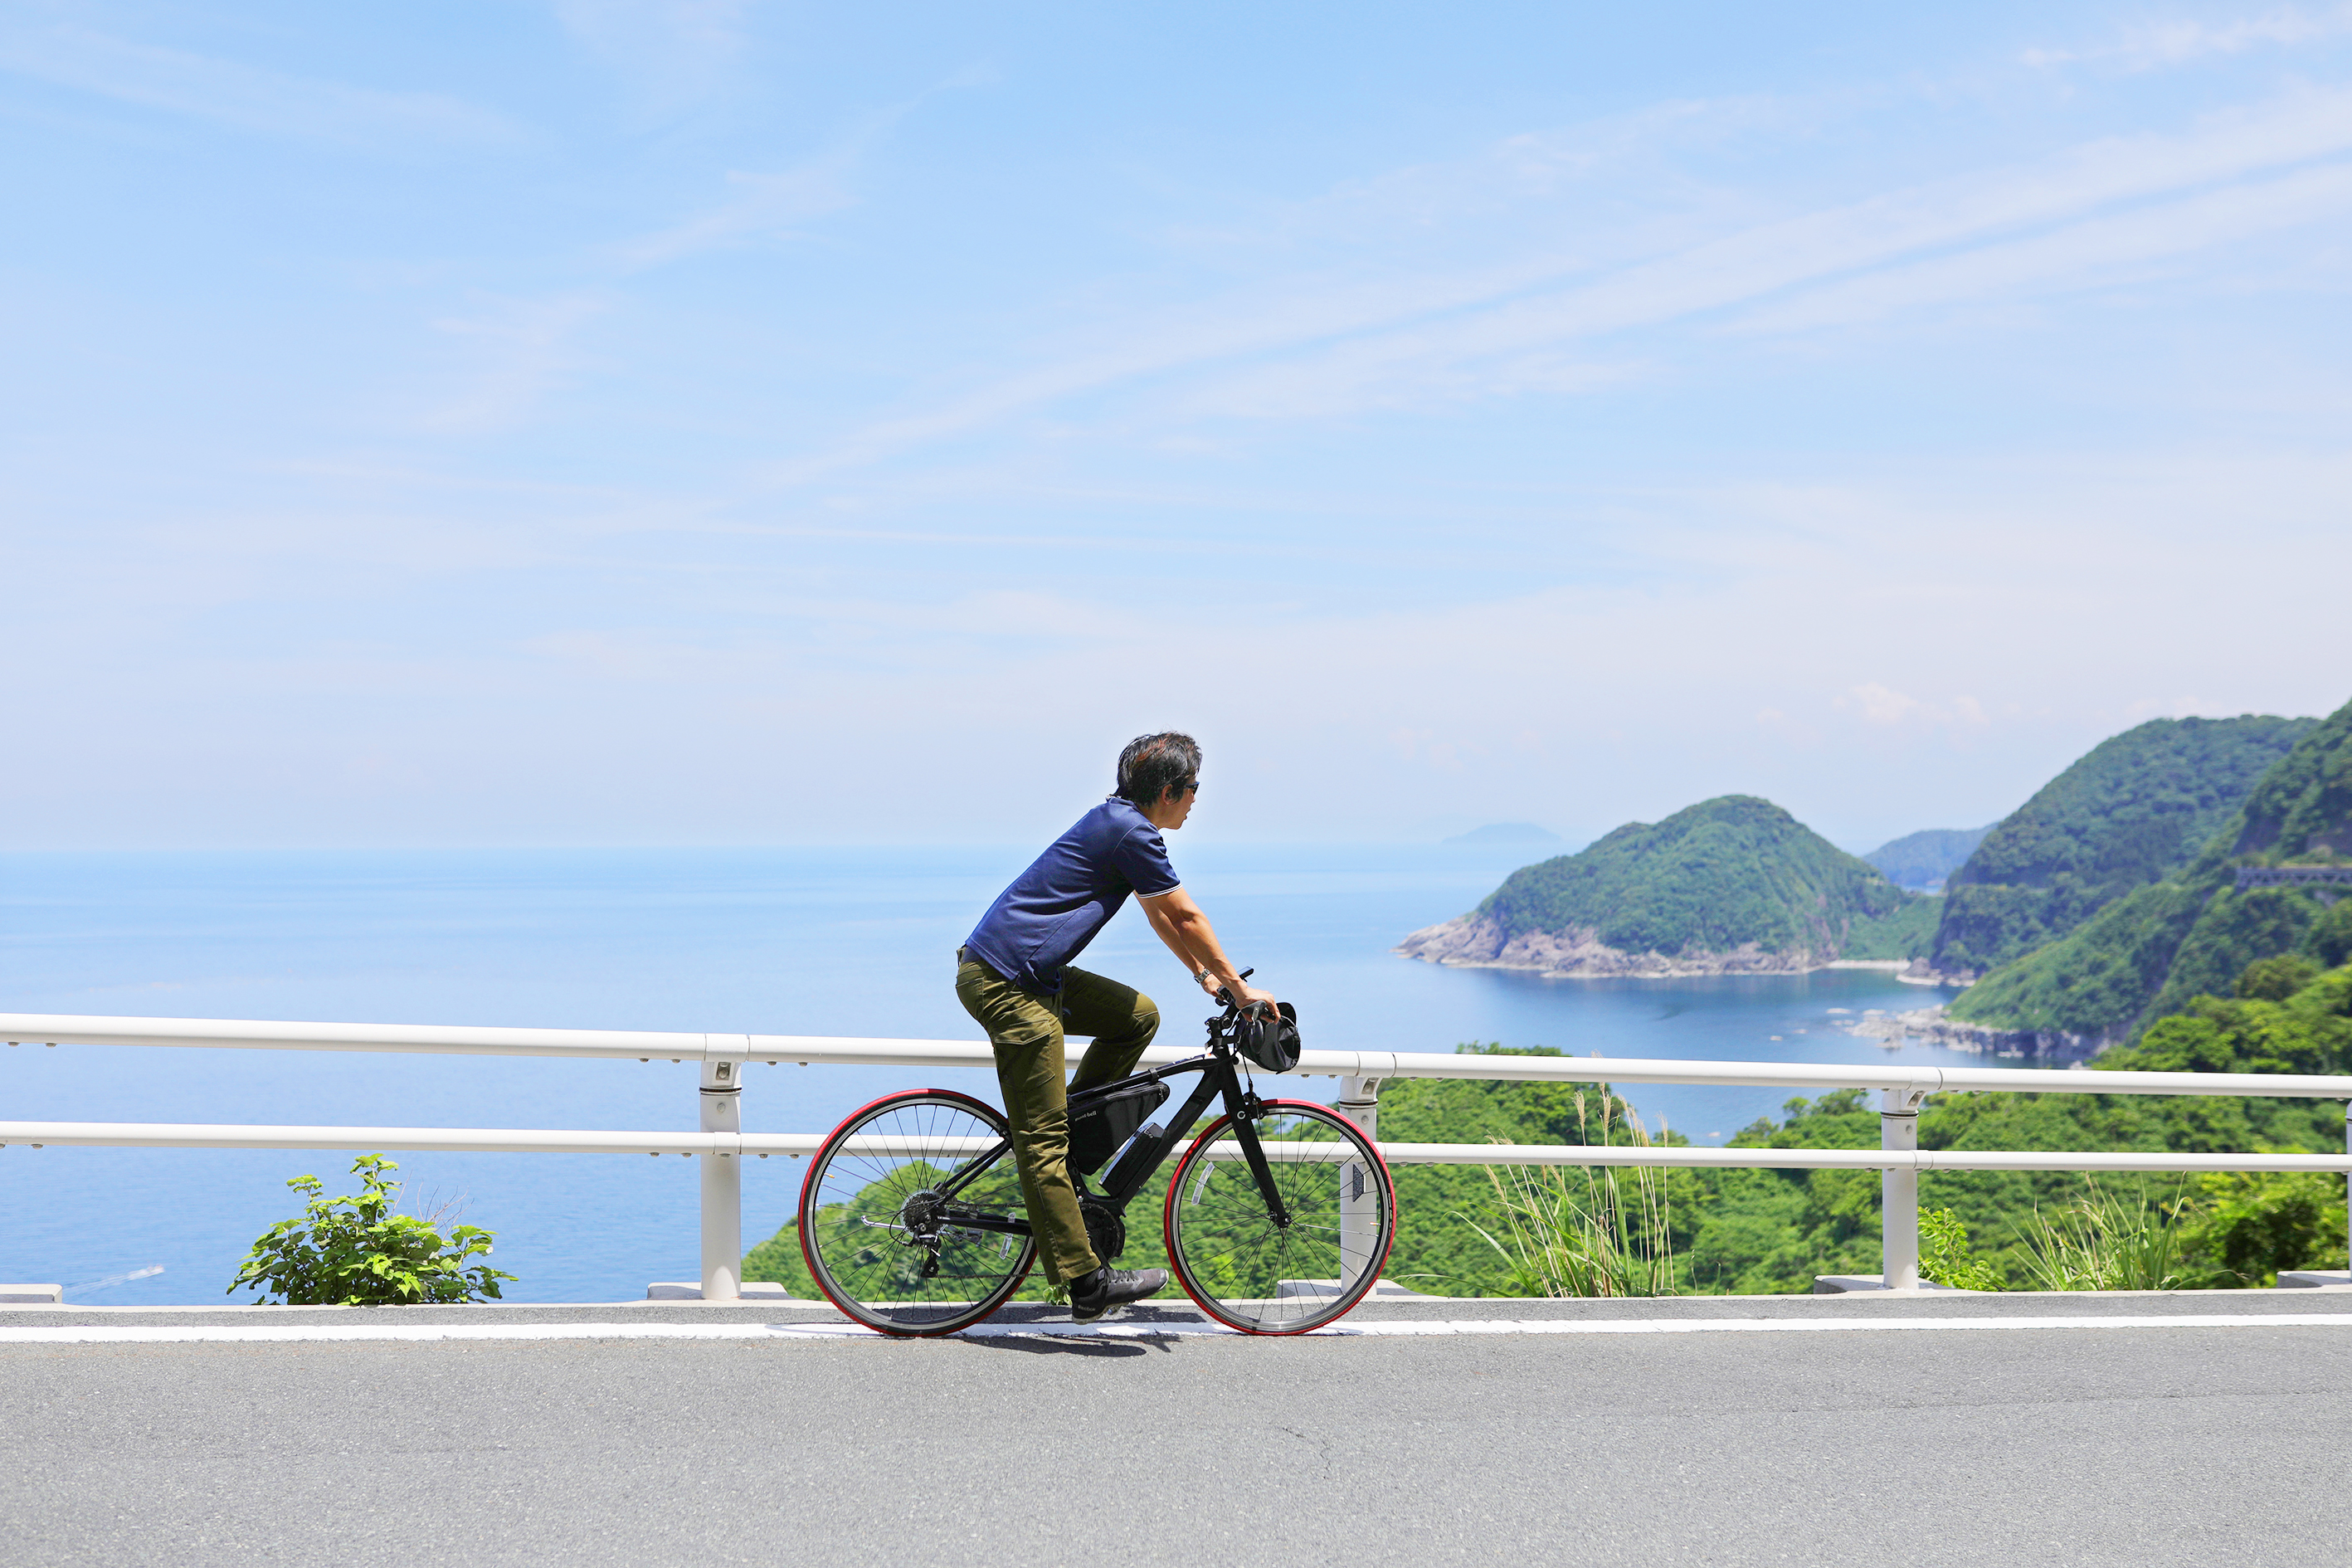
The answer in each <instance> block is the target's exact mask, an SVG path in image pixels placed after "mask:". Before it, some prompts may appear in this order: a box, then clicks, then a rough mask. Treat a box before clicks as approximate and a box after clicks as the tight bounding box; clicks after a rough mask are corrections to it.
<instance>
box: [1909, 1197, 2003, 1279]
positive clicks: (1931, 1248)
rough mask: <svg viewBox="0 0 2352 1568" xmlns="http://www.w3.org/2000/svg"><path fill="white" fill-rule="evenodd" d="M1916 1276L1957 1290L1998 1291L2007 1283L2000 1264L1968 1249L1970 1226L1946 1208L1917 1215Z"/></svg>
mask: <svg viewBox="0 0 2352 1568" xmlns="http://www.w3.org/2000/svg"><path fill="white" fill-rule="evenodd" d="M1919 1278H1921V1279H1928V1280H1932V1281H1934V1282H1935V1283H1936V1284H1938V1285H1949V1286H1951V1287H1952V1288H1953V1289H1956V1290H1999V1289H2002V1288H2003V1287H2004V1286H2005V1285H2006V1284H2007V1281H2006V1280H2005V1279H2003V1278H2002V1275H2001V1272H2000V1266H1999V1265H1997V1264H1995V1263H1994V1262H1993V1261H1992V1260H1991V1259H1990V1258H1978V1257H1976V1256H1974V1255H1973V1254H1971V1253H1970V1252H1969V1227H1968V1226H1965V1225H1962V1224H1961V1223H1960V1216H1959V1215H1956V1214H1954V1213H1953V1212H1952V1211H1951V1210H1949V1209H1927V1210H1923V1211H1922V1212H1921V1214H1920V1215H1919Z"/></svg>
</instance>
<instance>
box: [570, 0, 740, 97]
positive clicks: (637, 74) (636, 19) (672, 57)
mask: <svg viewBox="0 0 2352 1568" xmlns="http://www.w3.org/2000/svg"><path fill="white" fill-rule="evenodd" d="M551 9H552V10H553V11H554V13H555V16H556V19H557V20H558V21H559V22H561V23H562V26H563V28H564V31H566V32H567V33H569V34H571V36H572V38H573V39H574V40H575V41H577V42H578V43H579V44H580V45H581V46H582V47H584V48H586V49H587V50H589V51H590V52H591V53H593V54H594V55H596V56H597V57H598V58H601V59H602V60H604V63H605V64H606V65H607V66H608V67H609V68H611V69H612V70H613V71H614V73H615V74H616V75H618V76H619V77H620V78H621V79H623V80H625V81H626V82H627V83H628V84H629V89H630V91H631V93H632V94H633V95H634V96H635V98H636V99H637V100H638V101H639V104H640V107H641V108H643V109H644V110H646V111H648V112H652V113H656V114H666V113H674V112H677V111H679V110H686V109H688V108H691V107H692V106H694V105H695V104H696V103H698V102H699V101H702V100H707V99H709V98H711V97H713V96H716V95H719V94H722V93H724V92H726V91H729V90H730V89H732V88H733V87H734V86H735V85H736V83H737V81H738V79H739V76H738V72H739V68H740V61H741V58H742V56H743V54H744V51H745V50H746V48H747V47H749V44H750V32H749V24H750V20H751V10H752V0H551Z"/></svg>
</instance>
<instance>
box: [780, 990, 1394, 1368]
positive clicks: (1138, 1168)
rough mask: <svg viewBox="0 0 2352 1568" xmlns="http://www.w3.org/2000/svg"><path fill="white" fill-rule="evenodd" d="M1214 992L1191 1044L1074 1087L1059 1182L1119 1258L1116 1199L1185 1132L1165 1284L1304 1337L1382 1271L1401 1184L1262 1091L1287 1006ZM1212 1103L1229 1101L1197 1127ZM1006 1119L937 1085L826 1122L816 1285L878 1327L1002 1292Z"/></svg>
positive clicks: (1241, 1319)
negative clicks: (1218, 1007) (1192, 1053)
mask: <svg viewBox="0 0 2352 1568" xmlns="http://www.w3.org/2000/svg"><path fill="white" fill-rule="evenodd" d="M1243 973H1244V975H1246V974H1247V973H1249V971H1247V970H1244V971H1243ZM1217 999H1218V1000H1219V1001H1220V1002H1223V1003H1224V1004H1225V1008H1224V1011H1223V1013H1222V1014H1221V1015H1219V1016H1216V1017H1213V1018H1211V1019H1209V1020H1208V1029H1209V1041H1208V1047H1207V1049H1206V1050H1205V1051H1204V1052H1203V1053H1202V1055H1200V1056H1197V1057H1190V1058H1186V1059H1184V1060H1182V1061H1180V1062H1171V1063H1170V1064H1169V1065H1168V1066H1166V1067H1162V1068H1152V1069H1150V1071H1148V1072H1139V1073H1137V1074H1135V1075H1134V1076H1133V1077H1130V1078H1124V1079H1119V1080H1118V1082H1116V1083H1108V1084H1102V1085H1099V1086H1097V1087H1096V1088H1094V1089H1086V1090H1083V1091H1081V1092H1079V1093H1076V1094H1073V1095H1072V1096H1070V1102H1069V1103H1070V1173H1071V1177H1072V1180H1073V1182H1074V1183H1075V1184H1076V1187H1077V1189H1078V1205H1079V1208H1080V1210H1081V1211H1082V1212H1083V1213H1084V1215H1085V1216H1086V1222H1087V1238H1088V1239H1089V1240H1090V1241H1091V1242H1092V1243H1093V1245H1094V1250H1095V1255H1096V1256H1097V1258H1101V1259H1102V1261H1104V1262H1105V1263H1110V1262H1114V1261H1116V1260H1117V1259H1118V1256H1119V1254H1120V1253H1121V1252H1123V1251H1124V1250H1125V1249H1126V1247H1127V1219H1126V1213H1127V1208H1128V1205H1129V1204H1130V1203H1132V1202H1133V1201H1134V1200H1135V1198H1136V1197H1137V1195H1138V1194H1141V1193H1142V1192H1143V1191H1144V1189H1145V1188H1146V1187H1147V1186H1148V1185H1149V1184H1150V1182H1151V1179H1152V1177H1153V1175H1154V1174H1155V1173H1157V1172H1158V1171H1159V1169H1160V1165H1161V1164H1162V1163H1164V1162H1165V1161H1166V1160H1167V1158H1168V1155H1169V1153H1170V1152H1171V1151H1173V1150H1174V1149H1175V1147H1176V1145H1177V1144H1179V1143H1181V1142H1184V1141H1185V1139H1186V1138H1187V1137H1188V1136H1190V1138H1191V1141H1192V1142H1191V1147H1189V1148H1187V1149H1186V1150H1185V1151H1184V1154H1183V1157H1182V1158H1181V1159H1180V1160H1179V1161H1178V1162H1177V1163H1176V1169H1175V1171H1174V1173H1172V1174H1171V1176H1170V1178H1169V1181H1168V1190H1167V1196H1166V1198H1165V1200H1164V1201H1163V1203H1162V1205H1161V1215H1160V1224H1161V1226H1162V1230H1163V1233H1164V1235H1165V1237H1166V1239H1167V1244H1168V1262H1169V1266H1170V1268H1171V1270H1172V1271H1173V1272H1174V1274H1175V1276H1176V1279H1177V1281H1178V1282H1179V1283H1180V1284H1181V1285H1182V1286H1183V1287H1184V1290H1185V1292H1186V1294H1188V1295H1190V1296H1191V1297H1192V1300H1194V1301H1196V1302H1198V1303H1199V1304H1200V1307H1201V1310H1202V1311H1204V1312H1206V1313H1208V1314H1209V1315H1210V1316H1211V1317H1213V1318H1214V1319H1216V1320H1217V1321H1219V1322H1222V1323H1225V1324H1228V1325H1230V1326H1232V1327H1234V1328H1236V1329H1239V1330H1241V1331H1244V1332H1245V1333H1253V1334H1297V1333H1304V1332H1306V1331H1307V1330H1309V1329H1314V1328H1319V1327H1321V1326H1322V1325H1323V1324H1325V1323H1328V1322H1330V1321H1332V1320H1334V1319H1336V1318H1338V1317H1339V1316H1340V1315H1341V1314H1342V1313H1344V1312H1346V1311H1347V1310H1349V1308H1351V1307H1353V1306H1354V1305H1355V1304H1356V1303H1357V1302H1358V1301H1360V1300H1362V1299H1363V1296H1364V1293H1365V1292H1366V1291H1367V1290H1370V1289H1371V1288H1372V1286H1373V1284H1374V1283H1375V1282H1376V1281H1377V1280H1378V1279H1380V1277H1381V1266H1382V1265H1384V1264H1385V1263H1386V1262H1387V1261H1388V1255H1389V1247H1390V1244H1391V1242H1392V1241H1393V1240H1394V1239H1395V1232H1396V1186H1395V1184H1394V1183H1393V1182H1391V1180H1390V1178H1389V1170H1388V1165H1387V1164H1386V1163H1384V1162H1383V1161H1382V1160H1381V1152H1380V1150H1379V1149H1377V1148H1376V1147H1374V1146H1373V1143H1372V1141H1371V1140H1370V1138H1367V1137H1366V1136H1364V1134H1363V1132H1362V1131H1361V1130H1360V1129H1359V1128H1358V1127H1357V1126H1356V1124H1355V1123H1354V1122H1352V1121H1349V1120H1348V1119H1347V1118H1346V1117H1344V1116H1342V1115H1340V1114H1339V1112H1337V1111H1335V1110H1332V1109H1331V1108H1330V1107H1329V1106H1328V1105H1319V1104H1317V1103H1316V1102H1314V1101H1313V1100H1261V1099H1259V1098H1258V1095H1257V1090H1256V1086H1255V1079H1254V1078H1252V1077H1251V1076H1249V1075H1250V1069H1251V1068H1253V1067H1256V1068H1265V1069H1266V1070H1268V1071H1272V1072H1284V1071H1287V1070H1289V1068H1292V1067H1295V1066H1296V1065H1297V1060H1298V1033H1297V1025H1296V1021H1295V1019H1294V1018H1293V1016H1291V1013H1290V1009H1289V1007H1288V1005H1284V1007H1283V1008H1282V1010H1281V1013H1280V1015H1279V1016H1276V1015H1274V1014H1272V1013H1271V1012H1269V1011H1268V1010H1266V1009H1265V1007H1264V1005H1253V1006H1251V1007H1248V1008H1244V1007H1239V1006H1236V1005H1234V1002H1233V999H1232V998H1231V997H1230V996H1229V995H1228V994H1226V993H1224V992H1223V991H1219V992H1218V993H1217ZM1186 1073H1198V1074H1199V1075H1200V1082H1199V1083H1198V1084H1197V1085H1196V1086H1195V1087H1194V1088H1193V1089H1192V1094H1191V1096H1190V1097H1189V1098H1187V1099H1186V1100H1185V1101H1184V1103H1183V1105H1182V1107H1181V1109H1180V1110H1178V1111H1177V1112H1176V1114H1175V1115H1174V1116H1173V1117H1171V1118H1169V1119H1168V1121H1166V1123H1165V1124H1164V1125H1163V1124H1161V1123H1160V1122H1147V1121H1146V1120H1145V1119H1146V1118H1147V1117H1149V1116H1150V1114H1151V1113H1152V1112H1153V1111H1155V1110H1159V1108H1160V1106H1161V1105H1163V1104H1164V1103H1166V1101H1167V1100H1168V1099H1169V1097H1170V1089H1169V1082H1168V1080H1170V1079H1174V1078H1179V1077H1181V1076H1182V1075H1184V1074H1186ZM1213 1102H1222V1105H1223V1110H1222V1112H1221V1113H1220V1114H1218V1115H1216V1116H1215V1118H1214V1119H1213V1120H1212V1121H1209V1122H1208V1123H1207V1125H1205V1126H1202V1127H1200V1130H1199V1131H1197V1132H1193V1131H1192V1129H1193V1128H1194V1127H1195V1126H1196V1125H1197V1124H1198V1123H1199V1122H1200V1121H1201V1119H1202V1116H1203V1115H1204V1114H1206V1113H1207V1112H1209V1110H1210V1109H1211V1106H1212V1104H1213ZM1007 1132H1008V1128H1007V1126H1006V1123H1005V1120H1004V1118H1003V1115H1002V1114H1000V1113H999V1112H998V1111H997V1110H995V1108H994V1107H992V1106H990V1105H988V1104H986V1103H985V1102H983V1101H982V1100H975V1099H973V1098H972V1097H971V1096H970V1095H968V1094H958V1093H956V1092H955V1091H953V1090H951V1089H915V1090H911V1091H909V1092H907V1093H904V1094H894V1095H889V1096H887V1097H886V1098H884V1099H881V1100H876V1101H875V1102H874V1103H873V1104H871V1105H868V1106H866V1108H865V1109H864V1110H859V1111H857V1112H856V1114H854V1115H852V1116H851V1117H850V1118H849V1119H848V1120H847V1121H844V1122H843V1123H842V1124H841V1125H840V1126H839V1127H837V1128H835V1130H834V1132H833V1135H832V1136H831V1137H829V1138H827V1139H826V1140H825V1141H824V1146H823V1147H821V1148H820V1149H818V1151H817V1152H816V1154H815V1156H814V1158H813V1159H811V1161H810V1162H809V1171H808V1175H807V1178H806V1179H805V1180H804V1181H803V1184H802V1186H801V1201H800V1219H799V1224H800V1233H801V1255H802V1257H803V1258H805V1259H806V1260H807V1262H808V1268H809V1273H810V1274H811V1275H812V1276H814V1278H815V1279H816V1283H817V1287H818V1289H822V1290H823V1291H824V1293H825V1295H826V1297H827V1298H828V1299H830V1300H832V1302H833V1304H834V1305H835V1306H836V1307H839V1308H840V1309H841V1310H843V1311H845V1312H846V1313H848V1314H849V1315H850V1316H851V1317H853V1318H855V1319H856V1320H857V1321H859V1322H861V1323H864V1324H865V1325H866V1326H867V1327H868V1328H871V1329H876V1330H879V1331H881V1332H883V1333H886V1334H910V1335H921V1334H949V1333H953V1332H955V1331H957V1330H958V1329H962V1328H968V1327H970V1326H971V1324H973V1323H977V1322H979V1321H982V1319H984V1318H986V1317H988V1316H989V1315H990V1314H991V1313H992V1312H994V1311H995V1310H997V1309H998V1308H999V1307H1001V1306H1003V1304H1004V1303H1005V1302H1006V1301H1008V1300H1012V1298H1013V1293H1014V1292H1015V1291H1017V1290H1019V1289H1021V1284H1022V1281H1023V1280H1024V1279H1027V1278H1028V1275H1029V1269H1030V1266H1031V1264H1032V1263H1034V1261H1035V1259H1036V1256H1037V1244H1036V1240H1035V1238H1034V1237H1033V1236H1032V1235H1031V1233H1030V1229H1029V1217H1028V1215H1027V1213H1026V1212H1025V1211H1024V1207H1023V1205H1022V1199H1021V1184H1020V1178H1019V1176H1018V1175H1017V1174H1016V1173H1015V1172H1014V1170H1013V1148H1012V1144H1011V1143H1010V1142H1008V1139H1007ZM1106 1166H1108V1169H1105V1167H1106ZM1097 1172H1100V1173H1101V1178H1100V1181H1099V1184H1089V1182H1088V1180H1087V1178H1088V1177H1090V1176H1093V1175H1095V1173H1097Z"/></svg>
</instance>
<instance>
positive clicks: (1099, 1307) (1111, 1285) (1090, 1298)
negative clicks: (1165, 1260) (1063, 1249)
mask: <svg viewBox="0 0 2352 1568" xmlns="http://www.w3.org/2000/svg"><path fill="white" fill-rule="evenodd" d="M1167 1288H1168V1270H1166V1269H1165V1268H1097V1269H1096V1270H1095V1271H1094V1272H1093V1273H1092V1274H1087V1275H1084V1276H1081V1277H1080V1278H1078V1279H1073V1280H1071V1281H1070V1321H1072V1322H1074V1323H1091V1322H1093V1321H1095V1320H1096V1319H1097V1318H1099V1317H1101V1316H1102V1315H1103V1314H1104V1313H1106V1312H1108V1311H1109V1310H1111V1309H1112V1308H1114V1307H1124V1306H1126V1305H1127V1304H1128V1303H1129V1302H1130V1301H1140V1300H1143V1299H1144V1298H1145V1297H1146V1296H1157V1295H1158V1294H1160V1291H1162V1290H1164V1289H1167Z"/></svg>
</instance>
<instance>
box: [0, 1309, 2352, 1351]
mask: <svg viewBox="0 0 2352 1568" xmlns="http://www.w3.org/2000/svg"><path fill="white" fill-rule="evenodd" d="M2318 1328H2352V1312H2206V1313H2197V1314H2183V1315H2174V1316H2168V1317H2122V1316H2100V1317H2064V1318H2049V1317H2045V1318H1847V1319H1843V1320H1840V1319H1831V1318H1693V1319H1683V1320H1665V1319H1658V1318H1602V1319H1591V1320H1585V1321H1556V1320H1536V1321H1530V1320H1524V1319H1522V1320H1511V1319H1502V1320H1496V1321H1454V1322H1446V1321H1436V1322H1430V1321H1422V1322H1386V1323H1381V1322H1368V1323H1340V1324H1338V1325H1336V1326H1334V1327H1331V1328H1327V1329H1317V1330H1315V1331H1313V1334H1312V1336H1311V1337H1314V1338H1318V1339H1423V1338H1445V1337H1453V1336H1463V1335H1473V1336H1475V1335H1481V1334H1724V1333H1748V1334H1781V1333H1800V1334H1801V1333H1831V1334H1849V1333H1874V1332H1880V1331H1889V1330H1902V1331H1927V1330H1967V1331H1982V1330H1988V1329H1990V1330H2012V1329H2318ZM963 1335H964V1337H968V1338H988V1339H999V1338H1045V1339H1078V1340H1086V1339H1106V1340H1149V1339H1167V1338H1191V1337H1199V1336H1204V1335H1217V1336H1225V1337H1231V1338H1240V1337H1241V1336H1240V1334H1239V1333H1238V1331H1235V1330H1233V1329H1228V1328H1225V1327H1223V1325H1221V1324H1215V1323H1153V1322H1130V1323H1087V1324H1078V1323H982V1324H980V1325H979V1326H977V1327H975V1328H970V1329H966V1330H964V1331H963ZM490 1340H851V1341H865V1342H869V1343H873V1344H883V1343H887V1342H888V1341H887V1339H886V1337H885V1336H883V1335H880V1334H877V1333H874V1332H872V1331H869V1330H866V1329H864V1328H860V1327H859V1326H857V1325H856V1324H855V1323H479V1324H477V1323H410V1324H402V1323H352V1324H340V1323H320V1324H315V1325H310V1324H285V1325H263V1324H246V1323H227V1324H220V1325H202V1324H198V1325H173V1326H153V1327H134V1326H129V1325H126V1326H123V1327H120V1328H107V1327H102V1326H90V1327H84V1326H73V1327H66V1328H0V1346H5V1345H75V1344H80V1345H90V1344H99V1345H157V1344H166V1345H167V1344H307V1343H353V1342H372V1341H404V1342H433V1341H490Z"/></svg>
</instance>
